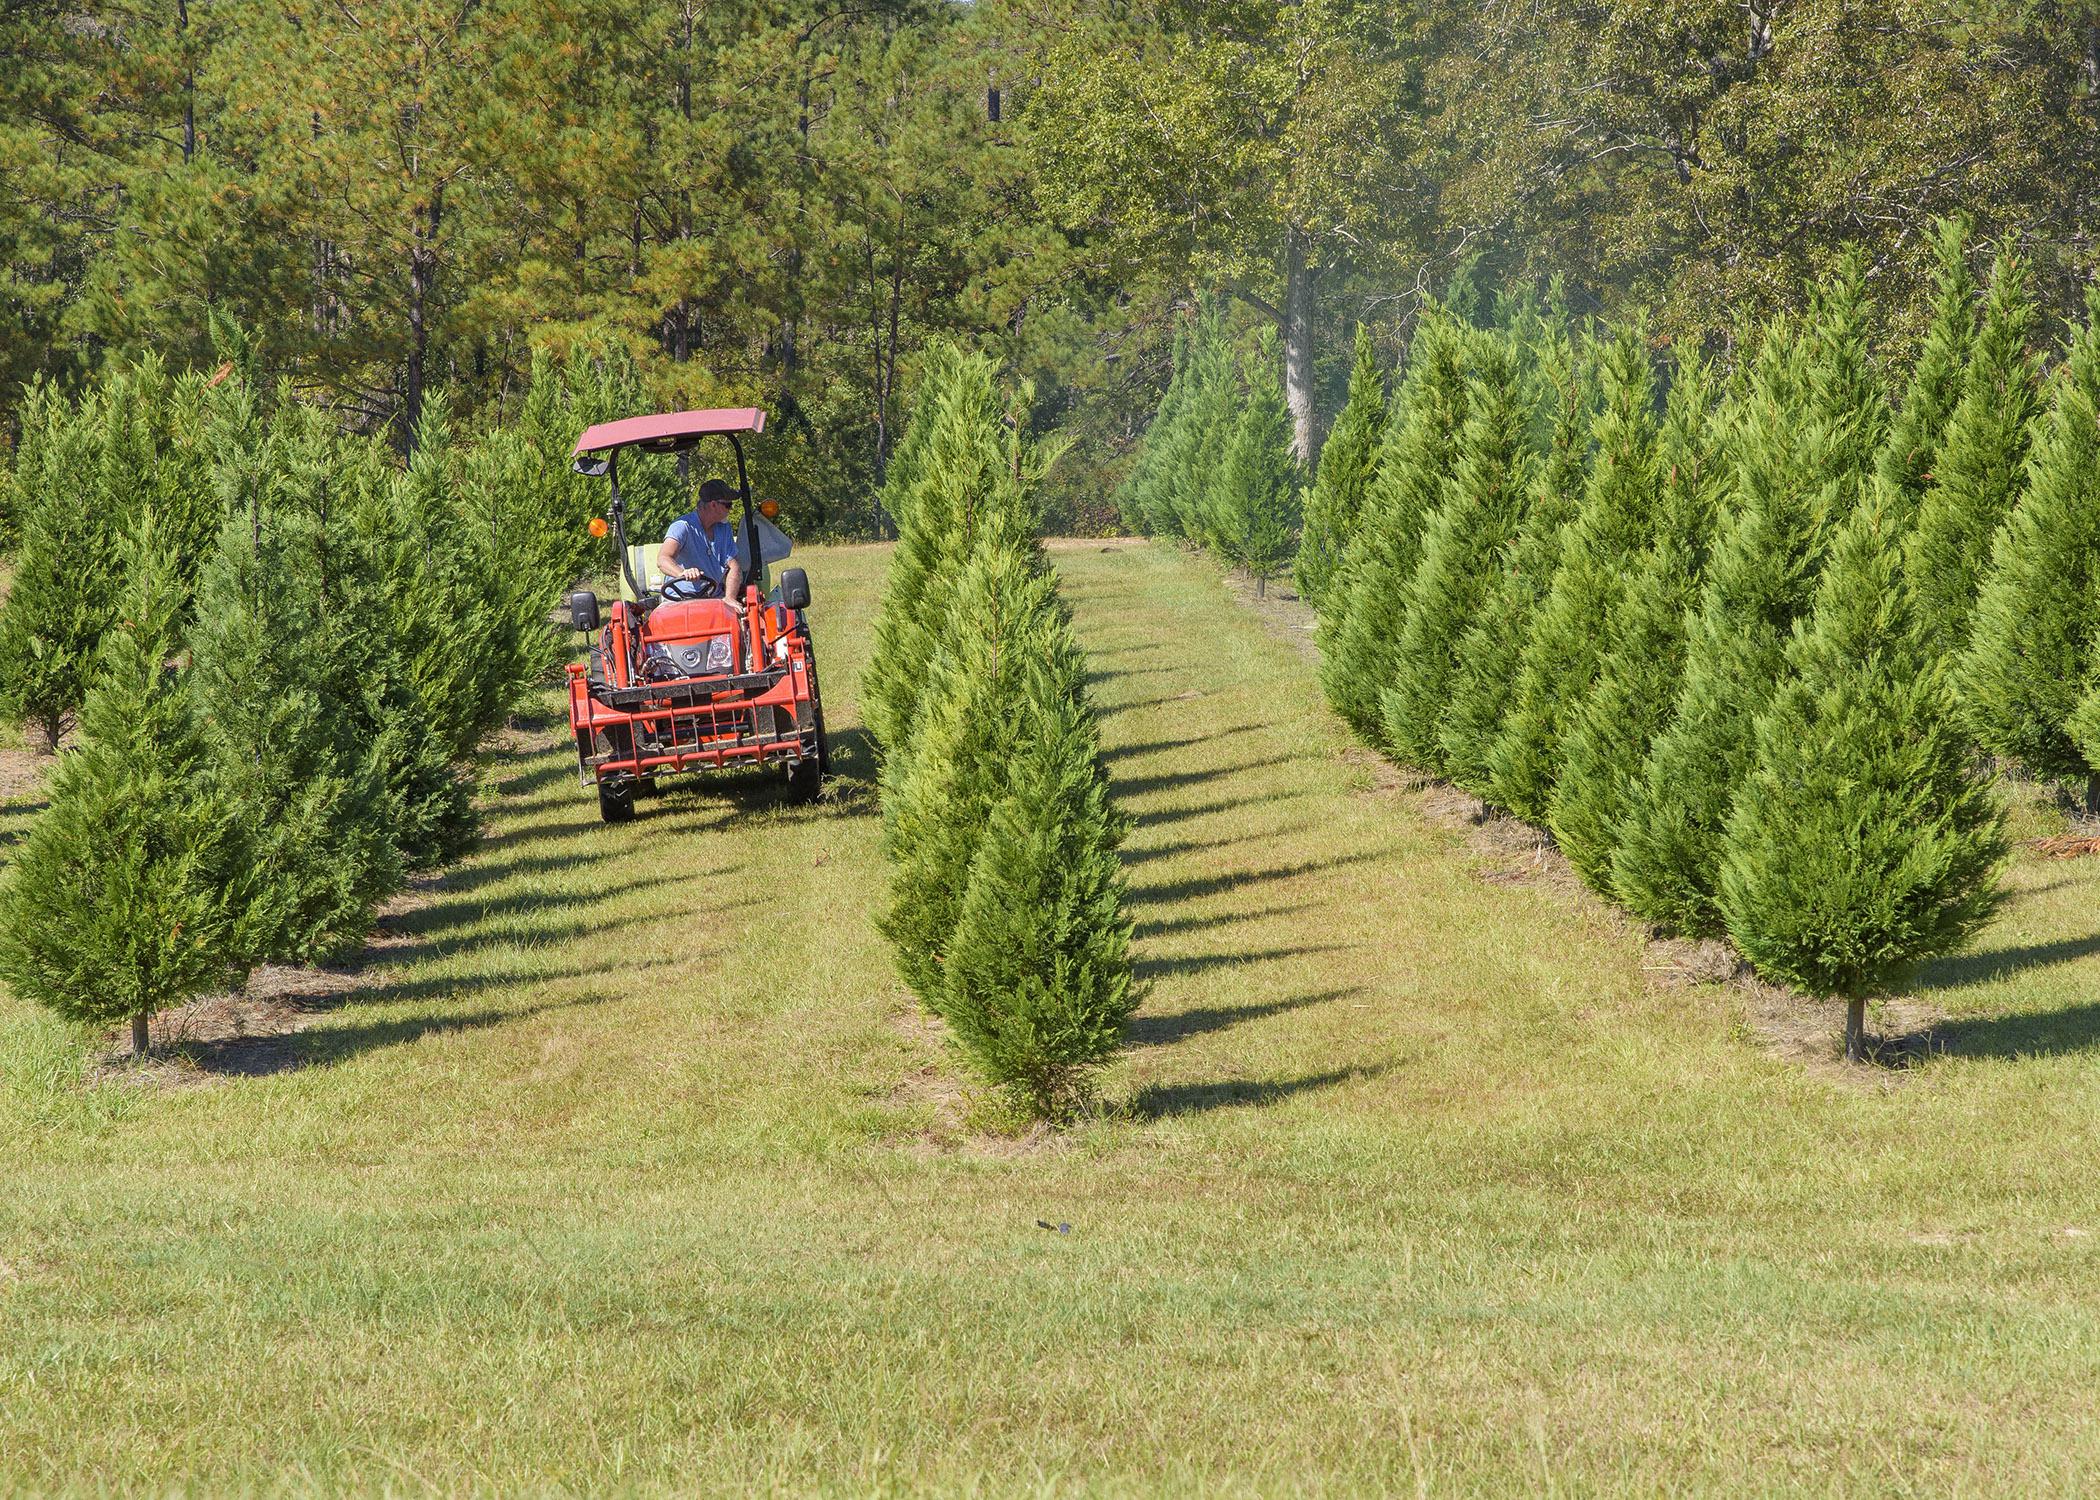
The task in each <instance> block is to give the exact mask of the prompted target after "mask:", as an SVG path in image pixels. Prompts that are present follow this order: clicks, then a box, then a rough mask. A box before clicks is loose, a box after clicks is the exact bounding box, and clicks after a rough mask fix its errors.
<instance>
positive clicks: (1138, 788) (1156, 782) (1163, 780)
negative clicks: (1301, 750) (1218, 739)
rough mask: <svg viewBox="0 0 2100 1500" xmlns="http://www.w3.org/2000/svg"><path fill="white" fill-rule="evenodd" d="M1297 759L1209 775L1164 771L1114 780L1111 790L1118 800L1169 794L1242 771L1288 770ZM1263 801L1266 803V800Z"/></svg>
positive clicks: (1244, 763)
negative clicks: (1284, 767)
mask: <svg viewBox="0 0 2100 1500" xmlns="http://www.w3.org/2000/svg"><path fill="white" fill-rule="evenodd" d="M1297 758H1298V757H1296V756H1294V755H1267V756H1263V757H1262V758H1261V759H1260V760H1241V761H1234V762H1233V763H1232V764H1231V765H1229V766H1216V767H1213V768H1211V769H1210V770H1206V771H1196V770H1190V771H1162V772H1160V773H1159V774H1158V775H1156V776H1111V777H1110V778H1109V790H1110V792H1111V793H1113V794H1114V795H1115V796H1117V797H1142V796H1144V795H1146V794H1147V793H1149V792H1164V791H1170V790H1172V789H1174V788H1176V787H1185V786H1201V785H1202V784H1203V783H1204V782H1206V781H1217V780H1220V779H1221V778H1223V777H1227V776H1237V775H1239V774H1240V773H1241V772H1243V771H1259V770H1263V769H1266V768H1267V767H1269V766H1287V765H1289V764H1291V762H1293V761H1295V760H1296V759H1297ZM1264 800H1267V799H1266V798H1264Z"/></svg>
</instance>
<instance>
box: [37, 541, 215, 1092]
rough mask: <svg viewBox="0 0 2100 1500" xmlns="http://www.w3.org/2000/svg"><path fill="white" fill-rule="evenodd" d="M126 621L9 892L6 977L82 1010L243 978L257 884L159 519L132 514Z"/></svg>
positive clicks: (133, 1013) (110, 1014)
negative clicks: (211, 767) (213, 771)
mask: <svg viewBox="0 0 2100 1500" xmlns="http://www.w3.org/2000/svg"><path fill="white" fill-rule="evenodd" d="M123 577H124V580H125V582H124V584H123V586H122V589H121V595H122V597H121V602H120V609H119V614H118V618H117V619H116V620H115V621H114V623H113V625H112V627H111V629H110V630H109V631H108V633H107V634H106V635H105V637H104V639H103V642H102V645H101V648H100V653H99V655H100V671H99V672H98V674H97V676H96V683H95V687H94V689H93V691H92V692H90V694H89V696H88V700H87V705H86V707H85V709H84V710H83V711H82V714H81V725H80V730H81V734H80V744H79V746H78V747H77V748H75V749H74V750H72V751H70V752H68V753H67V754H66V756H65V757H64V758H63V759H61V760H60V762H59V764H58V769H57V771H56V773H55V774H54V776H53V778H52V782H51V798H50V805H49V806H48V807H47V808H46V810H45V811H44V813H43V815H42V816H41V817H39V818H38V819H37V821H36V823H35V824H34V825H33V826H32V828H31V830H30V833H29V837H28V839H27V840H26V841H25V842H24V844H23V846H22V849H21V851H20V854H19V857H18V858H17V859H16V860H15V862H14V867H13V869H12V871H11V872H10V878H9V879H8V881H7V884H6V886H5V889H4V891H0V977H4V978H5V979H6V980H7V982H8V983H9V985H10V986H11V987H12V988H13V989H14V991H15V993H16V994H18V995H21V996H22V997H24V998H25V999H29V1000H34V1001H36V1002H37V1003H39V1004H41V1005H45V1006H48V1007H49V1008H50V1009H52V1010H54V1011H56V1012H58V1013H59V1014H60V1015H62V1016H65V1017H67V1018H68V1019H70V1020H75V1021H81V1022H87V1023H90V1024H97V1025H110V1024H114V1023H115V1022H118V1021H120V1020H123V1019H125V1018H127V1017H128V1018H129V1019H130V1021H131V1041H132V1050H133V1051H134V1052H136V1053H141V1054H143V1053H144V1051H145V1050H146V1026H147V1021H148V1020H149V1018H150V1017H151V1016H152V1015H153V1013H154V1012H155V1011H158V1010H163V1009H165V1008H167V1007H168V1006H171V1005H178V1004H180V1003H182V1002H183V1001H185V1000H187V999H189V998H190V997H191V996H193V995H196V994H199V993H202V992H204V991H207V990H211V989H214V988H217V987H219V986H221V985H223V984H226V983H227V982H229V981H230V980H231V979H232V978H233V977H234V975H235V971H236V967H237V957H238V947H239V944H238V941H237V937H236V931H235V927H236V921H237V919H238V917H239V915H240V913H241V912H242V910H243V909H244V905H245V900H246V898H247V896H248V895H249V894H250V893H249V890H248V881H247V878H246V873H245V872H244V871H242V870H241V868H240V867H239V864H238V861H237V860H236V859H235V858H234V847H233V840H232V839H231V837H230V835H229V832H228V816H227V810H226V809H225V808H224V807H223V806H222V805H221V804H220V803H219V802H218V801H217V800H216V798H215V797H214V795H213V788H212V785H211V783H210V781H209V780H208V779H207V778H205V777H203V776H201V775H200V774H199V772H200V762H201V755H200V750H199V747H198V744H197V741H196V737H195V735H194V733H193V732H192V729H191V718H190V709H189V705H188V703H187V702H186V701H185V689H184V683H183V679H182V677H181V675H180V674H179V673H178V672H177V671H176V670H175V668H174V666H173V661H174V658H175V656H176V652H177V649H178V645H179V629H180V620H181V618H182V614H183V608H184V600H183V597H182V589H181V585H180V583H179V581H178V579H177V577H176V569H175V566H174V560H173V557H172V554H171V552H170V550H169V549H168V548H167V547H166V546H165V545H164V544H163V540H162V537H161V533H160V528H159V522H158V518H157V517H156V516H154V514H153V513H152V512H151V511H150V510H148V511H145V512H142V513H141V514H139V515H138V516H136V517H134V518H133V525H132V530H131V536H130V537H129V539H128V541H127V544H126V553H125V568H124V573H123Z"/></svg>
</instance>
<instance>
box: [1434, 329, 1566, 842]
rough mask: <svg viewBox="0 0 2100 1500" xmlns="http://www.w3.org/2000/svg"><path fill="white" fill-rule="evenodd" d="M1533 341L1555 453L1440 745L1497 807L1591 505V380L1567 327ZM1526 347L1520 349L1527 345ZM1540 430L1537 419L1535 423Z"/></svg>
mask: <svg viewBox="0 0 2100 1500" xmlns="http://www.w3.org/2000/svg"><path fill="white" fill-rule="evenodd" d="M1550 328H1551V331H1550V332H1549V331H1547V327H1546V326H1542V327H1541V329H1540V331H1539V332H1538V334H1537V336H1536V337H1535V338H1534V339H1533V340H1532V345H1533V346H1534V347H1531V348H1530V352H1529V362H1530V369H1529V371H1528V374H1529V378H1530V383H1531V385H1532V386H1533V388H1534V395H1533V406H1534V407H1535V408H1542V409H1543V410H1544V411H1545V412H1547V413H1548V414H1549V423H1550V425H1549V426H1548V427H1547V433H1548V436H1547V439H1546V445H1545V452H1544V454H1543V455H1542V458H1541V461H1540V463H1539V464H1538V466H1537V469H1536V471H1535V477H1534V478H1533V480H1532V483H1531V494H1530V496H1529V498H1528V502H1527V504H1526V507H1525V512H1524V520H1523V523H1522V525H1521V526H1520V527H1519V528H1518V531H1517V535H1516V539H1515V541H1514V542H1513V543H1512V544H1511V546H1510V547H1509V548H1508V550H1507V552H1506V554H1505V556H1506V561H1505V562H1504V563H1503V564H1502V565H1501V566H1500V567H1498V569H1497V570H1496V573H1495V576H1494V577H1493V578H1492V579H1491V580H1490V582H1489V591H1488V595H1487V597H1486V599H1485V600H1483V601H1482V603H1481V606H1480V612H1479V616H1478V618H1477V619H1476V620H1475V621H1474V623H1473V624H1472V625H1471V626H1470V627H1468V629H1467V630H1466V633H1465V635H1464V636H1463V637H1462V638H1461V639H1460V641H1459V644H1458V664H1459V665H1458V676H1457V677H1456V678H1455V679H1454V680H1453V682H1452V685H1451V706H1450V708H1449V709H1448V710H1447V711H1446V713H1445V715H1444V724H1443V729H1442V731H1441V732H1440V735H1439V738H1440V739H1441V741H1442V743H1443V749H1444V774H1445V775H1446V776H1448V777H1449V778H1450V779H1451V780H1452V781H1453V782H1455V783H1457V784H1458V785H1459V786H1462V787H1464V788H1465V789H1466V790H1467V791H1469V792H1471V793H1473V794H1474V795H1475V796H1477V797H1479V798H1481V799H1482V800H1483V801H1485V800H1488V799H1489V798H1491V797H1492V795H1493V788H1492V787H1491V785H1490V784H1489V779H1488V762H1487V757H1488V752H1489V751H1490V750H1491V749H1493V748H1494V744H1495V741H1496V740H1497V739H1498V738H1499V737H1500V735H1501V732H1502V722H1503V719H1504V716H1505V715H1506V714H1507V712H1508V708H1509V702H1510V694H1511V690H1512V689H1513V688H1514V687H1515V685H1516V677H1517V668H1518V665H1519V663H1520V661H1521V659H1522V655H1523V650H1524V641H1525V639H1526V638H1527V637H1528V636H1529V634H1530V632H1531V621H1532V618H1533V615H1534V613H1535V612H1536V611H1537V609H1538V606H1539V604H1540V602H1541V601H1542V600H1544V598H1545V597H1546V590H1547V589H1548V588H1550V587H1551V586H1552V583H1553V574H1554V571H1555V570H1556V569H1557V568H1558V567H1559V566H1560V554H1561V544H1562V542H1563V540H1564V538H1565V536H1566V528H1567V524H1568V522H1569V521H1571V520H1572V519H1574V516H1575V510H1576V505H1577V502H1578V501H1579V500H1580V498H1581V494H1582V488H1583V474H1584V469H1585V465H1586V464H1587V462H1588V452H1589V441H1590V420H1591V415H1592V414H1591V409H1590V381H1589V380H1588V379H1587V377H1586V374H1585V372H1584V370H1583V369H1581V368H1579V367H1578V366H1577V364H1576V360H1575V350H1574V346H1573V344H1572V343H1571V341H1570V340H1569V339H1568V337H1567V335H1566V334H1565V332H1563V331H1561V329H1560V328H1559V327H1558V326H1557V325H1550ZM1526 347H1527V346H1526V344H1525V343H1523V342H1522V341H1520V343H1519V348H1526ZM1533 425H1534V427H1536V426H1537V425H1538V424H1537V421H1536V419H1535V420H1534V424H1533Z"/></svg>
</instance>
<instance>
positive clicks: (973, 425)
mask: <svg viewBox="0 0 2100 1500" xmlns="http://www.w3.org/2000/svg"><path fill="white" fill-rule="evenodd" d="M992 376H993V371H992V365H991V362H990V361H989V360H987V359H984V358H982V357H980V356H974V355H973V356H965V355H962V354H960V353H959V352H950V353H949V354H947V355H945V356H943V357H942V359H941V362H940V366H939V367H938V368H930V369H929V383H928V384H927V385H926V386H925V387H924V388H923V391H922V395H921V398H920V399H921V402H922V404H924V405H927V406H929V407H930V408H931V414H930V416H929V417H928V419H927V420H928V427H927V434H926V439H925V448H924V458H923V459H922V460H921V461H920V462H921V468H920V479H919V481H918V482H917V483H916V484H915V485H913V487H912V489H911V492H910V499H909V501H908V502H905V501H903V500H902V498H901V496H900V504H902V505H903V509H902V510H901V512H900V513H899V516H898V522H899V536H898V541H897V550H896V552H895V553H894V554H893V555H892V556H891V558H890V572H889V577H888V578H887V579H886V580H885V583H884V588H883V602H882V609H881V613H880V614H879V615H878V616H877V617H876V622H875V645H874V652H873V655H872V656H871V658H870V660H869V664H868V670H867V673H866V675H865V677H864V679H863V680H864V681H865V682H866V683H867V687H866V689H865V691H864V692H863V694H862V697H863V703H864V707H863V710H862V712H863V713H864V714H865V715H866V717H867V722H868V729H869V732H870V733H871V734H872V735H873V736H874V738H875V742H876V745H877V746H878V748H879V749H880V750H881V752H882V755H883V758H884V760H885V761H886V762H887V761H888V760H889V759H891V758H894V757H895V756H897V755H899V754H901V753H903V751H904V749H905V747H906V746H908V745H909V743H910V742H911V739H912V737H913V736H914V735H915V734H916V733H917V720H918V717H919V711H920V710H919V700H920V697H921V695H922V694H923V693H924V691H925V688H926V682H927V678H928V674H929V672H930V669H931V664H932V660H933V656H934V652H935V650H936V648H937V646H938V644H939V641H940V637H941V634H942V633H943V632H944V631H945V630H946V629H947V627H948V624H949V620H948V605H947V600H948V597H949V595H950V593H951V592H952V591H953V590H954V589H955V588H956V587H957V586H958V579H959V576H960V574H961V572H962V568H963V565H964V563H965V561H966V560H967V559H968V557H969V555H970V553H971V551H972V549H973V548H974V547H975V545H976V542H977V540H978V533H979V532H980V531H981V530H983V529H984V528H985V527H987V526H993V527H999V528H1006V529H1021V530H1025V529H1026V528H1025V527H1023V524H1022V523H1023V518H1022V517H1021V516H1020V513H1019V511H1018V509H1017V508H1016V507H1015V506H1014V505H1012V504H1009V503H1006V502H1008V501H1011V500H1013V498H1014V497H1013V494H1012V487H1011V486H1010V485H1003V484H1002V482H1001V477H1000V476H1001V475H1002V474H1003V473H1004V472H1005V459H1006V454H1005V452H1004V444H1003V443H1002V442H1001V441H1000V438H1001V429H1000V426H999V408H998V397H997V393H996V391H995V390H994V387H993V379H992Z"/></svg>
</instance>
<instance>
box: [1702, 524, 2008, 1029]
mask: <svg viewBox="0 0 2100 1500" xmlns="http://www.w3.org/2000/svg"><path fill="white" fill-rule="evenodd" d="M1900 504H1901V501H1900V499H1893V498H1892V497H1890V496H1888V495H1886V494H1877V495H1875V496H1874V497H1873V498H1871V499H1870V500H1868V501H1867V502H1866V503H1864V504H1863V505H1861V506H1860V507H1859V509H1858V510H1857V512H1856V513H1855V514H1854V515H1853V517H1852V518H1851V520H1850V521H1849V522H1848V523H1847V524H1846V526H1845V527H1844V529H1843V531H1842V532H1841V534H1840V535H1839V537H1838V539H1837V541H1836V544H1835V546H1834V548H1833V552H1832V559H1831V562H1830V565H1829V567H1828V569H1827V570H1826V572H1825V574H1824V578H1823V582H1822V585H1821V587H1820V588H1819V590H1818V593H1817V598H1816V606H1815V612H1814V615H1813V616H1812V618H1811V619H1810V620H1809V622H1808V623H1807V628H1806V629H1804V630H1802V631H1800V632H1798V633H1797V634H1796V635H1795V637H1794V638H1793V640H1792V642H1791V643H1790V644H1789V646H1788V650H1787V678H1786V681H1785V683H1784V685H1783V686H1782V687H1781V688H1780V690H1779V692H1778V693H1777V695H1776V696H1775V697H1774V699H1773V700H1772V702H1771V703H1770V705H1769V706H1768V707H1767V708H1766V709H1765V710H1764V712H1763V713H1761V714H1760V715H1759V717H1758V722H1757V732H1756V758H1755V761H1754V765H1753V768H1752V770H1751V771H1750V773H1749V775H1748V777H1747V778H1746V779H1745V781H1744V783H1743V785H1742V789H1741V792H1740V794H1739V795H1738V797H1737V799H1736V803H1735V807H1734V810H1733V812H1732V813H1731V814H1730V816H1729V818H1728V825H1727V837H1726V845H1725V850H1724V853H1723V857H1722V863H1721V871H1720V888H1719V898H1720V908H1721V911H1722V914H1723V915H1724V917H1725V918H1726V920H1727V924H1728V931H1729V935H1730V936H1731V937H1732V938H1734V940H1735V943H1736V946H1737V947H1738V948H1740V949H1741V950H1742V951H1743V953H1744V954H1745V955H1746V956H1747V957H1748V958H1749V959H1750V961H1751V962H1752V963H1754V964H1755V965H1757V967H1758V969H1759V970H1760V971H1761V972H1763V973H1764V974H1766V975H1767V976H1769V977H1771V978H1775V979H1781V980H1784V981H1786V982H1787V983H1789V984H1792V985H1795V986H1797V987H1798V988H1800V989H1803V990H1806V991H1808V992H1809V993H1810V994H1814V995H1827V996H1831V997H1834V998H1839V999H1843V1000H1844V1001H1846V1002H1847V1014H1846V1022H1845V1051H1846V1055H1847V1056H1848V1057H1849V1058H1851V1059H1853V1060H1854V1061H1858V1060H1859V1059H1860V1058H1861V1057H1862V1055H1863V1039H1864V1022H1865V1014H1866V1002H1867V1000H1868V998H1869V997H1871V996H1873V995H1876V994H1880V993H1885V992H1886V991H1887V990H1888V989H1889V988H1890V987H1891V986H1893V985H1894V984H1896V983H1897V982H1899V981H1900V980H1901V979H1902V978H1903V977H1905V976H1906V975H1907V974H1909V973H1910V972H1911V971H1912V969H1913V968H1914V967H1915V966H1916V964H1917V963H1918V962H1919V961H1920V960H1922V959H1926V958H1930V957H1933V956H1935V955H1937V954H1941V953H1945V952H1948V951H1950V950H1951V949H1952V948H1954V947H1955V946H1957V945H1958V944H1959V943H1961V942H1962V940H1963V939H1965V938H1966V937H1967V936H1968V935H1969V934H1970V933H1972V932H1973V931H1975V929H1976V928H1977V927H1978V926H1979V925H1981V923H1982V922H1983V920H1984V918H1985V917H1986V916H1988V915H1989V913H1990V911H1991V908H1992V906H1993V904H1994V903H1995V901H1996V899H1997V886H1996V876H1997V871H1998V868H1999V865H2000V863H2001V861H2002V859H2003V856H2004V852H2005V841H2004V836H2003V830H2002V828H2001V814H2000V812H1999V809H1998V805H1997V803H1996V801H1995V799H1994V798H1993V796H1992V794H1991V790H1990V788H1989V787H1988V786H1987V785H1986V784H1984V783H1983V782H1982V781H1980V780H1979V779H1978V778H1977V777H1976V776H1975V775H1974V774H1973V773H1972V771H1971V768H1970V758H1969V754H1968V750H1967V746H1966V744H1965V743H1964V739H1963V736H1962V734H1961V731H1960V729H1959V727H1958V726H1957V724H1956V722H1955V717H1954V715H1953V714H1952V713H1951V712H1950V709H1951V703H1950V700H1949V695H1948V693H1947V690H1946V676H1945V671H1944V668H1943V664H1942V663H1941V662H1940V661H1939V660H1937V659H1936V657H1935V656H1934V654H1933V652H1932V650H1931V648H1930V647H1929V646H1928V645H1927V644H1926V643H1925V642H1924V640H1923V639H1922V634H1921V631H1920V629H1919V622H1918V621H1917V620H1916V619H1915V618H1914V617H1913V616H1912V614H1911V600H1910V596H1909V591H1908V589H1907V588H1906V587H1905V585H1904V581H1903V577H1902V572H1901V568H1900V566H1899V557H1900V555H1901V545H1902V532H1901V527H1900V522H1899V518H1898V516H1897V514H1896V512H1897V509H1898V507H1899V506H1900Z"/></svg>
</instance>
